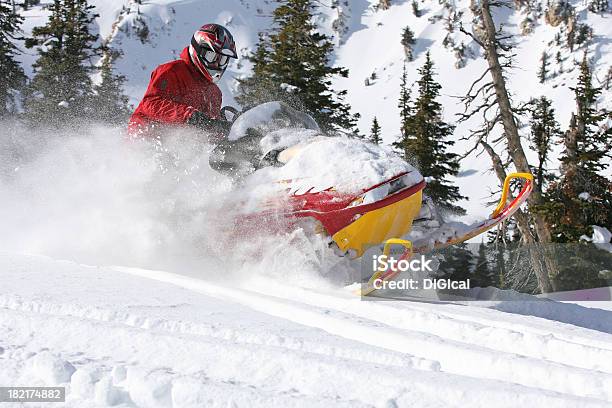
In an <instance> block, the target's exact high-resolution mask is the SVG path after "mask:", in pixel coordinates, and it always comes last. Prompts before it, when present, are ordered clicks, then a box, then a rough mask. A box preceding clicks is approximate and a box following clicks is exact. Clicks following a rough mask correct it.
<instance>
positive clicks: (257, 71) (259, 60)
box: [236, 33, 277, 109]
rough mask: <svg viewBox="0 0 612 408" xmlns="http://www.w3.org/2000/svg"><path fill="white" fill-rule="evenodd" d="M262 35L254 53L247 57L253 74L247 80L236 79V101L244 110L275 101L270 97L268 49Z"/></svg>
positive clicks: (271, 83) (270, 83)
mask: <svg viewBox="0 0 612 408" xmlns="http://www.w3.org/2000/svg"><path fill="white" fill-rule="evenodd" d="M268 42H269V41H268V39H267V38H266V36H265V35H264V33H259V40H258V41H257V47H256V48H255V52H254V53H252V54H251V55H249V56H248V57H247V59H248V60H249V61H251V63H252V64H253V74H252V75H251V76H250V77H247V78H239V79H238V91H239V93H238V95H237V96H236V100H237V101H238V103H240V104H241V105H242V107H243V108H244V109H249V108H252V107H253V106H256V105H258V104H260V103H262V102H264V101H269V100H273V99H275V97H277V96H276V95H274V96H272V95H270V92H271V90H272V89H273V82H272V81H271V72H270V67H269V64H270V49H269V43H268Z"/></svg>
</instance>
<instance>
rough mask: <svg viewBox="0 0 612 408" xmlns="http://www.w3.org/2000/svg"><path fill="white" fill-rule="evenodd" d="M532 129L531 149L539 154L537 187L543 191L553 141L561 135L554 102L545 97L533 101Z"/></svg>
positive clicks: (536, 172)
mask: <svg viewBox="0 0 612 408" xmlns="http://www.w3.org/2000/svg"><path fill="white" fill-rule="evenodd" d="M530 127H531V134H530V142H531V149H532V150H534V151H536V152H537V153H538V165H537V167H536V169H535V171H534V173H535V179H536V180H535V186H536V188H537V189H538V190H539V191H543V190H544V180H545V177H546V174H547V173H546V162H547V161H548V156H549V154H550V150H551V147H552V143H553V141H554V140H555V139H556V138H557V137H558V136H559V135H560V134H561V130H560V129H559V124H558V123H557V121H556V120H555V110H554V109H553V108H552V102H551V101H550V99H548V98H546V97H545V96H542V97H540V98H539V99H537V100H535V101H532V109H531V120H530Z"/></svg>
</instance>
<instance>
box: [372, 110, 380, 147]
mask: <svg viewBox="0 0 612 408" xmlns="http://www.w3.org/2000/svg"><path fill="white" fill-rule="evenodd" d="M370 142H372V143H374V144H380V143H381V142H382V137H381V135H380V125H379V124H378V119H376V116H374V120H372V130H371V131H370Z"/></svg>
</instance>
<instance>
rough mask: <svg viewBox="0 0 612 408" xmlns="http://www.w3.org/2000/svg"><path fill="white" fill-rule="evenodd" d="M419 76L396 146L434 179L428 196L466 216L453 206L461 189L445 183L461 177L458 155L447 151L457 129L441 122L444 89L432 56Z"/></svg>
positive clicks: (443, 206)
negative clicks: (441, 100)
mask: <svg viewBox="0 0 612 408" xmlns="http://www.w3.org/2000/svg"><path fill="white" fill-rule="evenodd" d="M419 74H420V75H421V77H420V79H419V80H418V82H417V83H418V88H419V96H418V98H417V99H416V101H415V103H414V107H413V109H412V115H411V116H410V117H409V118H408V120H407V123H406V126H405V134H404V135H403V137H402V138H401V139H400V140H399V141H398V142H397V143H395V146H396V147H398V148H399V149H400V150H402V151H403V152H404V156H405V157H406V158H410V157H414V158H415V159H416V161H417V162H418V166H419V168H420V170H421V173H422V174H424V175H425V176H428V177H430V178H431V180H430V181H429V182H428V184H427V188H426V193H427V194H428V195H429V196H430V197H431V198H432V199H433V201H434V202H435V203H436V205H437V206H439V207H440V208H442V209H446V210H451V211H453V212H457V213H461V214H463V213H465V210H463V209H462V208H460V207H458V206H456V205H454V204H453V203H455V202H456V201H458V200H460V199H462V198H464V197H463V196H461V194H459V188H458V187H457V186H454V185H452V184H451V183H450V182H449V181H448V180H447V179H446V178H447V177H448V176H454V175H456V174H457V173H458V171H459V162H458V155H457V154H455V153H450V152H448V151H447V149H448V148H449V147H450V146H452V145H453V144H454V142H453V141H451V140H448V138H449V137H450V136H451V135H452V133H453V130H454V126H452V125H450V124H448V123H446V122H444V121H443V120H442V105H440V103H439V102H437V101H436V99H437V98H438V96H439V95H440V88H441V86H440V84H439V83H437V82H436V81H435V80H434V70H433V62H432V60H431V57H430V55H429V52H428V53H427V54H426V59H425V64H424V65H423V67H422V68H420V69H419Z"/></svg>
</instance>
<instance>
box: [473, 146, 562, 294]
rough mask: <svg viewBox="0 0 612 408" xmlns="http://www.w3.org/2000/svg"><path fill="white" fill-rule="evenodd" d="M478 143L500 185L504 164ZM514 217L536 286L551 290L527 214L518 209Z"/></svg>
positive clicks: (504, 174) (503, 174)
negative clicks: (525, 248) (524, 245)
mask: <svg viewBox="0 0 612 408" xmlns="http://www.w3.org/2000/svg"><path fill="white" fill-rule="evenodd" d="M480 144H481V145H482V147H484V149H485V151H486V152H487V153H488V154H489V157H491V162H492V163H493V169H494V170H495V174H496V175H497V178H498V179H499V182H500V183H501V185H504V180H505V179H506V170H505V169H504V165H503V163H502V160H501V158H500V157H499V155H498V154H497V152H496V151H495V150H494V149H493V148H492V147H491V145H489V144H488V143H487V142H485V141H481V142H480ZM513 199H514V197H512V194H510V195H509V196H508V200H513ZM514 218H515V219H516V225H517V227H518V229H519V231H521V237H522V240H523V242H524V243H525V244H527V245H528V246H529V257H530V258H531V265H532V267H533V271H534V272H535V274H536V278H537V280H538V288H539V289H540V291H541V292H542V293H547V292H551V291H552V290H553V287H552V284H551V282H550V278H549V276H548V272H547V269H546V267H545V265H542V262H541V259H540V258H541V257H540V253H539V252H538V251H537V250H535V247H536V246H537V244H536V241H535V238H534V236H533V235H532V234H531V228H530V227H529V216H528V215H527V214H526V213H525V212H523V211H521V210H518V211H517V212H515V213H514Z"/></svg>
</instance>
